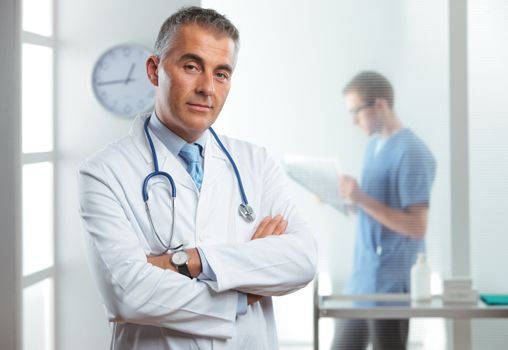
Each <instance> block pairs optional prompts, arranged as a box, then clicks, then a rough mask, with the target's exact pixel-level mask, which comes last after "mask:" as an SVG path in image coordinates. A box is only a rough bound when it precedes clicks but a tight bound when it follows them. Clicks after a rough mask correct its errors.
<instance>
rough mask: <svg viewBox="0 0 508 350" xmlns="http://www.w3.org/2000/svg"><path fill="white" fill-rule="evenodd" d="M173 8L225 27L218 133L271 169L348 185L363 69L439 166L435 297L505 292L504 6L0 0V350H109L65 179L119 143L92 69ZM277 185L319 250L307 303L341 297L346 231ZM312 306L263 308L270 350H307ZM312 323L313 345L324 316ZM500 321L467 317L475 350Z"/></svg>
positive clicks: (349, 249)
mask: <svg viewBox="0 0 508 350" xmlns="http://www.w3.org/2000/svg"><path fill="white" fill-rule="evenodd" d="M185 5H198V6H202V7H210V8H214V9H216V10H217V11H218V12H220V13H224V14H226V16H227V17H228V18H229V19H231V20H232V22H233V23H234V24H235V25H236V26H237V27H238V28H239V30H240V37H241V39H240V40H241V49H240V54H239V58H238V65H237V67H236V71H235V74H234V78H233V86H232V89H231V93H230V95H229V98H228V101H227V103H226V106H225V107H224V110H223V112H222V114H221V116H220V118H219V120H218V121H217V123H216V126H215V128H216V130H218V131H219V132H220V133H223V134H227V135H231V136H234V137H236V138H240V139H245V140H248V141H251V142H254V143H256V144H261V145H263V146H265V147H267V148H268V150H269V151H270V152H271V153H272V154H273V155H275V157H276V158H277V159H279V160H280V159H282V158H283V157H284V156H285V155H288V154H298V155H305V156H310V157H332V158H334V159H337V161H339V162H340V164H341V168H342V170H343V171H344V172H346V173H348V174H351V175H353V176H355V177H357V178H358V177H360V172H361V166H362V155H363V151H364V147H365V145H366V142H367V138H366V137H365V136H364V135H363V134H362V133H361V131H360V130H358V128H355V127H354V126H353V124H352V120H351V117H350V115H349V114H348V113H347V111H346V109H345V107H344V101H343V97H342V88H343V87H344V85H345V84H346V83H347V82H348V81H349V80H350V79H351V77H352V76H353V75H355V74H356V73H357V72H359V71H361V70H376V71H378V72H380V73H382V74H383V75H385V76H386V77H387V78H388V79H389V80H390V81H391V82H392V84H393V86H394V89H395V111H396V112H397V114H398V116H399V117H400V119H401V121H402V123H403V124H404V125H405V126H408V127H410V128H411V129H412V130H413V131H414V132H415V133H416V134H417V135H418V136H420V137H421V138H422V139H423V140H425V142H426V144H427V145H428V147H429V148H430V149H431V151H432V152H433V154H434V155H435V157H436V161H437V164H438V166H437V174H436V180H435V183H434V187H433V191H432V196H431V206H430V216H429V226H428V230H427V236H426V237H427V251H428V261H429V265H430V267H431V268H432V270H433V273H434V275H433V276H434V277H433V278H434V281H435V282H436V283H435V284H433V286H434V288H435V290H434V292H439V290H438V289H439V281H440V280H441V279H442V278H446V277H449V276H451V275H470V276H471V277H472V278H473V283H474V286H475V288H476V289H477V290H478V291H479V292H482V293H507V292H508V284H507V280H508V279H507V274H506V272H503V271H504V270H505V268H504V267H505V266H506V265H507V264H508V229H507V227H508V205H507V202H508V186H507V185H506V179H507V178H508V141H507V139H506V135H507V134H508V118H507V115H508V94H507V88H506V81H508V65H507V64H506V62H508V45H507V43H508V3H507V2H506V1H504V0H470V1H466V0H463V1H459V0H449V1H443V0H425V1H424V0H385V1H378V0H339V1H331V0H330V1H326V0H319V1H304V0H295V1H289V0H279V1H268V0H257V1H241V2H240V1H233V0H215V1H211V0H203V1H190V0H172V1H165V0H147V1H133V0H109V1H99V0H88V1H77V0H66V1H63V0H23V1H15V0H2V2H1V3H0V10H1V11H0V29H1V30H0V40H1V41H0V42H1V47H0V62H1V65H0V72H1V74H0V76H1V77H2V79H1V80H0V160H1V163H0V164H1V170H2V181H0V218H1V221H0V222H1V227H0V230H1V232H2V234H1V235H0V272H1V275H0V277H1V278H2V280H1V282H0V291H1V293H0V305H1V307H2V309H1V310H2V312H1V313H0V325H1V341H2V343H1V344H0V347H1V348H2V349H23V350H32V349H44V350H52V349H57V350H65V349H74V350H81V349H83V350H85V349H106V348H108V347H109V341H110V334H109V325H108V323H107V320H106V317H105V312H104V310H103V307H102V304H101V301H100V299H99V295H98V292H97V290H96V288H95V285H94V283H93V280H92V277H91V274H90V272H89V269H88V266H87V262H86V260H85V256H84V250H83V234H82V229H81V222H80V218H79V215H78V198H77V181H76V172H77V167H78V166H79V164H80V162H81V161H83V160H84V159H85V158H86V157H87V156H89V155H90V154H92V153H94V152H96V151H97V150H99V149H101V148H102V147H103V146H104V145H106V144H107V143H109V142H111V141H112V140H114V139H117V138H120V137H121V136H123V135H125V134H126V133H127V132H128V129H129V127H130V123H131V118H125V117H124V118H122V117H119V116H116V115H114V114H112V113H110V112H108V111H107V110H105V109H104V108H103V107H102V106H101V104H100V103H99V102H98V101H97V99H96V98H95V96H94V94H93V90H92V84H91V82H92V78H91V76H92V70H93V67H94V64H95V63H96V61H97V60H98V58H99V57H100V56H101V54H103V53H104V52H105V51H106V50H108V49H109V48H111V47H113V46H116V45H119V44H126V43H128V44H137V45H140V46H143V47H145V48H147V49H148V50H151V49H152V47H153V43H154V41H155V38H156V35H157V33H158V30H159V27H160V25H161V24H162V22H163V21H164V20H165V19H166V18H167V17H168V16H169V15H171V14H172V13H173V12H174V11H176V10H177V9H178V8H180V7H182V6H185ZM456 9H459V10H458V11H456ZM291 189H292V191H293V194H294V196H295V198H296V201H297V202H298V206H299V207H300V211H301V212H302V214H303V215H304V217H305V218H306V219H307V220H308V221H309V222H310V223H311V225H312V228H313V232H314V235H315V237H316V239H317V241H318V244H319V251H320V256H319V259H320V260H319V271H320V276H321V277H322V278H321V282H322V285H321V286H320V288H321V292H322V293H324V294H330V293H335V294H336V293H340V292H341V290H342V288H343V287H344V284H345V282H346V279H347V277H348V275H349V273H350V271H351V263H352V254H353V244H354V237H355V224H356V223H355V219H354V217H346V216H344V215H342V214H340V213H339V212H337V211H336V210H334V209H333V208H332V207H330V206H326V205H323V204H319V203H317V202H316V201H314V200H312V198H311V196H310V195H309V193H308V192H306V191H305V190H304V189H303V188H302V187H300V186H299V185H297V184H295V183H291ZM312 303H313V301H312V286H308V287H307V288H305V289H303V290H301V291H299V292H297V293H295V294H293V295H291V296H287V297H284V298H275V307H276V317H277V323H278V334H279V342H280V345H281V349H311V348H312V342H313V339H312V305H313V304H312ZM320 322H321V325H320V329H321V331H320V337H321V348H323V349H326V348H328V346H329V344H330V341H331V338H332V336H333V321H332V320H328V319H324V320H322V321H320ZM411 322H412V323H411V333H410V337H409V347H410V348H411V349H449V348H451V342H450V339H449V338H450V337H449V333H450V329H449V325H448V323H447V321H444V320H439V319H437V320H434V319H433V320H426V319H419V320H415V321H411ZM507 326H508V322H507V321H504V320H481V321H480V320H475V321H472V323H471V339H472V344H473V349H506V344H508V335H507V333H506V329H507ZM430 335H432V337H431V336H430Z"/></svg>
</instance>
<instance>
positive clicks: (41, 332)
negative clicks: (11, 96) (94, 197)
mask: <svg viewBox="0 0 508 350" xmlns="http://www.w3.org/2000/svg"><path fill="white" fill-rule="evenodd" d="M22 23H23V24H22V25H23V27H22V37H21V38H22V52H21V60H22V62H21V75H22V80H21V99H22V102H21V135H22V141H21V144H22V184H21V185H22V286H23V290H22V298H21V300H22V308H23V312H22V318H23V321H22V327H23V330H22V333H23V349H24V350H32V349H33V350H35V349H38V350H39V349H42V350H51V349H54V320H53V318H54V307H53V302H54V292H53V289H54V287H53V286H54V279H55V269H54V264H55V259H54V255H55V254H54V245H55V244H54V236H55V235H54V225H53V221H54V220H53V202H54V191H53V182H54V180H53V179H54V175H53V174H54V142H53V139H54V136H53V128H54V126H53V124H54V123H53V114H54V113H53V91H54V83H53V65H54V63H53V62H54V57H53V53H54V41H53V3H52V0H23V4H22Z"/></svg>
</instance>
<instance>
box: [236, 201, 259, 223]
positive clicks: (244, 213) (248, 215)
mask: <svg viewBox="0 0 508 350" xmlns="http://www.w3.org/2000/svg"><path fill="white" fill-rule="evenodd" d="M238 212H239V213H240V216H241V217H242V218H243V219H244V220H245V221H247V222H249V223H250V222H253V221H254V220H256V214H254V210H253V209H252V207H251V206H250V205H248V204H243V203H242V204H240V206H239V207H238Z"/></svg>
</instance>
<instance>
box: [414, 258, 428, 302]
mask: <svg viewBox="0 0 508 350" xmlns="http://www.w3.org/2000/svg"><path fill="white" fill-rule="evenodd" d="M411 300H414V301H430V300H431V294H430V268H429V266H428V265H427V262H426V259H425V254H424V253H418V257H417V259H416V263H415V264H414V265H413V267H412V268H411Z"/></svg>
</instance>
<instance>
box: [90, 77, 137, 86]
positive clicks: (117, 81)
mask: <svg viewBox="0 0 508 350" xmlns="http://www.w3.org/2000/svg"><path fill="white" fill-rule="evenodd" d="M129 81H134V79H130V78H129ZM122 83H123V84H125V80H124V79H118V80H109V81H100V82H97V83H96V84H97V85H111V84H122Z"/></svg>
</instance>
